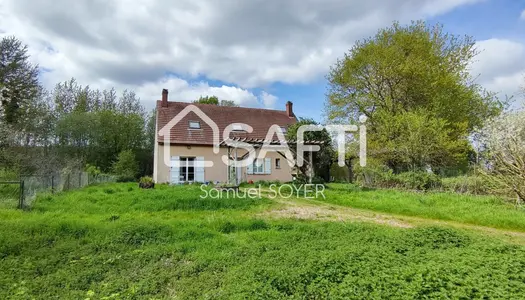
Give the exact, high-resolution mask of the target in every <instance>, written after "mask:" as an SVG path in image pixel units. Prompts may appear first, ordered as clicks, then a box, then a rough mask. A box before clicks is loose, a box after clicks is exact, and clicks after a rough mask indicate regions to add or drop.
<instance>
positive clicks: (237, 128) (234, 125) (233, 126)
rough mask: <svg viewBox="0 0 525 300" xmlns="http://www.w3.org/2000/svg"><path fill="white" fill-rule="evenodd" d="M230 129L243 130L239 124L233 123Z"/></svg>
mask: <svg viewBox="0 0 525 300" xmlns="http://www.w3.org/2000/svg"><path fill="white" fill-rule="evenodd" d="M232 129H233V131H244V130H243V129H242V126H241V124H233V125H232Z"/></svg>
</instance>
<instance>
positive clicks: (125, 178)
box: [116, 175, 137, 182]
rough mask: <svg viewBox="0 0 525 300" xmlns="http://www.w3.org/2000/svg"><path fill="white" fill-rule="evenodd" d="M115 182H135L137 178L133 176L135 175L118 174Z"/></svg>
mask: <svg viewBox="0 0 525 300" xmlns="http://www.w3.org/2000/svg"><path fill="white" fill-rule="evenodd" d="M116 181H117V182H137V179H136V178H135V176H125V175H123V176H118V177H117V180H116Z"/></svg>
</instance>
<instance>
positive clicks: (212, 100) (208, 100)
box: [193, 96, 219, 105]
mask: <svg viewBox="0 0 525 300" xmlns="http://www.w3.org/2000/svg"><path fill="white" fill-rule="evenodd" d="M193 102H194V103H200V104H213V105H219V98H218V97H217V96H205V97H202V96H201V97H200V98H199V99H198V100H196V101H193Z"/></svg>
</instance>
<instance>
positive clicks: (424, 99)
mask: <svg viewBox="0 0 525 300" xmlns="http://www.w3.org/2000/svg"><path fill="white" fill-rule="evenodd" d="M476 55H477V51H476V49H475V43H474V40H473V39H472V38H470V37H459V36H455V35H451V34H448V33H445V32H443V29H442V26H439V25H436V26H434V27H430V26H427V24H426V23H425V22H422V21H417V22H413V23H412V24H410V25H408V26H402V25H400V24H398V23H394V24H393V25H392V26H390V27H388V28H384V29H381V30H379V31H378V32H377V34H376V35H375V36H373V37H371V38H368V39H365V40H362V41H358V42H357V43H356V44H355V45H354V47H353V48H352V49H350V51H349V52H348V53H346V54H345V56H344V58H342V59H340V60H338V61H337V62H336V64H335V65H334V66H332V68H331V70H330V73H329V74H328V76H327V79H328V82H329V91H328V95H327V102H326V109H325V110H326V114H327V117H328V119H330V120H331V121H336V122H341V123H357V120H358V118H359V116H360V115H362V114H364V115H366V116H367V117H368V122H367V128H368V140H369V142H371V143H372V144H373V145H376V146H377V147H378V148H376V149H373V147H369V150H370V151H371V152H374V151H375V152H380V151H385V150H386V151H389V149H388V148H386V149H384V148H383V145H382V144H381V143H380V141H384V140H387V139H386V134H387V133H385V132H384V130H385V126H386V125H387V124H386V123H385V122H386V121H388V122H394V123H395V124H401V123H406V122H409V121H410V120H409V119H411V120H412V121H416V117H415V116H414V115H406V113H407V112H416V111H419V112H420V111H425V115H424V116H420V117H421V118H425V119H428V120H430V122H431V123H432V124H434V125H435V127H438V124H440V125H439V126H442V127H444V129H446V132H447V135H448V136H449V138H448V140H462V141H466V140H467V137H468V136H469V134H470V133H472V132H473V130H474V129H475V128H477V127H479V126H482V125H483V122H484V120H486V119H487V118H489V117H491V116H494V115H497V114H498V113H499V112H500V111H501V109H502V107H503V105H504V103H502V102H501V101H499V100H498V99H497V98H496V97H495V96H494V95H493V94H491V93H488V92H486V91H485V90H483V89H482V87H481V86H480V85H478V84H476V83H475V82H474V80H473V78H472V77H471V75H470V73H469V72H468V67H469V64H470V62H471V61H472V59H473V58H474V57H475V56H476ZM398 118H399V119H398ZM407 118H408V119H407ZM414 126H415V125H414ZM434 129H435V128H434ZM389 138H390V139H393V141H392V142H393V143H396V144H397V145H401V144H402V143H403V141H402V138H401V137H397V136H393V135H390V136H389ZM405 138H406V137H405ZM396 139H399V142H396V141H395V140H396ZM405 142H406V141H405ZM425 142H429V143H430V142H435V140H425ZM463 144H464V143H463ZM373 145H372V146H373ZM437 146H438V145H436V144H434V145H426V147H429V148H432V147H434V148H435V147H437ZM452 148H454V147H452ZM411 149H413V151H417V148H415V147H414V148H411ZM390 150H392V148H390ZM408 151H411V150H410V149H408ZM462 153H466V151H465V149H459V152H457V154H462ZM372 154H373V153H372ZM398 154H399V153H391V154H390V155H387V158H388V157H396V156H397V155H398ZM407 155H408V156H411V157H413V158H415V156H416V153H411V154H407ZM465 159H466V158H465ZM432 161H435V160H432ZM397 162H398V159H397V158H396V159H393V160H388V161H387V162H386V163H387V164H389V165H390V166H392V167H394V168H395V169H397V170H402V169H406V168H408V167H409V166H410V163H407V164H404V165H397Z"/></svg>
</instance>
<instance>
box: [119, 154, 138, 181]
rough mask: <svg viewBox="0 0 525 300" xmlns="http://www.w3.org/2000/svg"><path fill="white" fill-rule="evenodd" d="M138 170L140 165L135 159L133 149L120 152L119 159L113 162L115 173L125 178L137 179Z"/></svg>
mask: <svg viewBox="0 0 525 300" xmlns="http://www.w3.org/2000/svg"><path fill="white" fill-rule="evenodd" d="M138 170H139V165H138V163H137V160H136V159H135V154H134V153H133V151H131V150H126V151H122V152H120V154H119V155H118V158H117V161H116V162H115V163H114V164H113V173H115V174H116V175H118V176H122V177H124V178H133V179H135V178H136V176H137V173H138ZM121 182H122V181H121Z"/></svg>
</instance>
